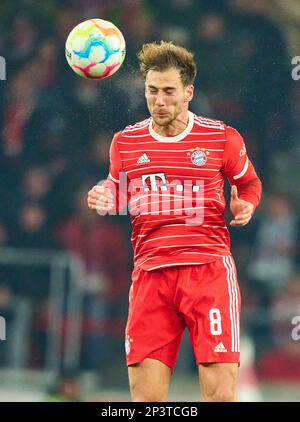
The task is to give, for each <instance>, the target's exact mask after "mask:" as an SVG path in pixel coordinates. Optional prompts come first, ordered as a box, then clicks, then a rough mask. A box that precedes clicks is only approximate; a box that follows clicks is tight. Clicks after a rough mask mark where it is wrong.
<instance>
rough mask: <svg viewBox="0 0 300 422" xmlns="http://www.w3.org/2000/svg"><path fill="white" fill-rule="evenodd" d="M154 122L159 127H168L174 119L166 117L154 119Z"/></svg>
mask: <svg viewBox="0 0 300 422" xmlns="http://www.w3.org/2000/svg"><path fill="white" fill-rule="evenodd" d="M153 120H154V122H155V123H156V124H157V125H159V126H168V125H169V124H170V123H171V122H172V121H173V119H170V116H166V117H157V116H155V117H153Z"/></svg>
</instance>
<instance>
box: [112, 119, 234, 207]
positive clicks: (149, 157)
mask: <svg viewBox="0 0 300 422" xmlns="http://www.w3.org/2000/svg"><path fill="white" fill-rule="evenodd" d="M149 122H150V119H148V120H145V121H144V122H141V123H139V124H137V125H134V126H132V127H128V128H126V129H125V130H124V131H123V132H122V134H121V136H120V137H119V139H118V149H119V152H120V155H121V160H122V170H123V171H124V172H125V173H126V176H127V178H128V181H129V182H131V184H132V187H138V188H139V189H140V191H141V192H145V193H146V192H147V193H148V194H151V193H152V192H153V193H164V192H166V191H167V189H168V188H169V187H172V189H173V192H174V193H177V194H182V193H183V194H184V193H185V191H186V193H187V192H188V191H189V190H191V191H192V193H197V192H199V191H200V189H202V188H203V189H204V198H205V197H207V199H208V198H211V199H213V197H215V200H216V201H219V205H220V210H221V209H222V207H224V205H225V204H224V199H223V196H222V195H223V181H224V179H223V175H222V173H221V170H222V159H223V152H224V145H225V142H226V140H225V134H224V125H223V124H222V123H219V122H217V123H216V122H214V121H212V120H208V119H204V118H200V117H197V116H193V125H192V128H191V130H190V131H189V132H188V133H187V135H186V136H183V135H182V134H180V136H178V137H171V138H163V137H159V136H157V135H156V139H155V138H154V137H153V132H152V133H151V130H150V131H149ZM181 135H182V136H183V137H182V136H181ZM158 138H160V139H158ZM175 138H177V139H175ZM169 139H170V141H169ZM174 139H175V140H174Z"/></svg>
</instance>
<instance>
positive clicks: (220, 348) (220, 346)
mask: <svg viewBox="0 0 300 422" xmlns="http://www.w3.org/2000/svg"><path fill="white" fill-rule="evenodd" d="M214 351H215V352H219V353H220V352H227V349H226V347H225V346H224V344H223V343H222V342H220V343H219V344H217V345H216V347H215V349H214Z"/></svg>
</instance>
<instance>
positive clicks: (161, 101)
mask: <svg viewBox="0 0 300 422" xmlns="http://www.w3.org/2000/svg"><path fill="white" fill-rule="evenodd" d="M155 105H157V106H159V107H162V106H164V105H165V101H164V96H163V93H162V92H160V93H159V92H158V93H157V96H156V99H155Z"/></svg>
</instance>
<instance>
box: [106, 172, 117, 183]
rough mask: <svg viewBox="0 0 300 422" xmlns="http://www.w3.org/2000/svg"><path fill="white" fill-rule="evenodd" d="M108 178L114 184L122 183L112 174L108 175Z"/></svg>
mask: <svg viewBox="0 0 300 422" xmlns="http://www.w3.org/2000/svg"><path fill="white" fill-rule="evenodd" d="M108 177H109V178H110V179H111V180H112V181H113V182H115V183H120V181H119V180H117V179H115V178H114V177H113V176H112V175H111V174H110V173H109V175H108Z"/></svg>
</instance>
